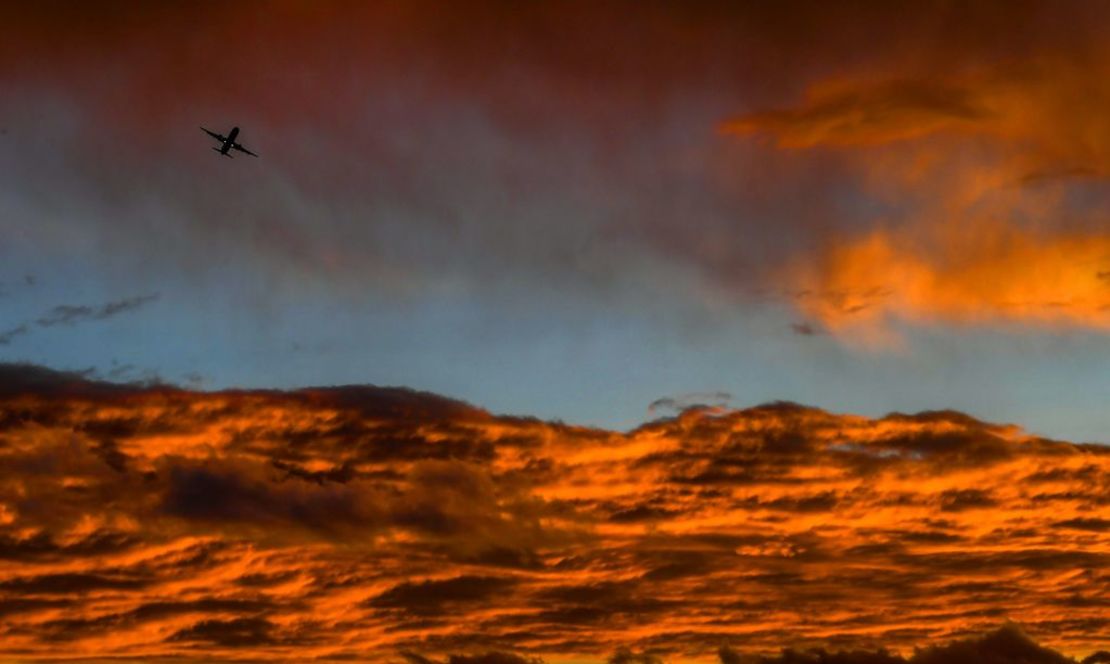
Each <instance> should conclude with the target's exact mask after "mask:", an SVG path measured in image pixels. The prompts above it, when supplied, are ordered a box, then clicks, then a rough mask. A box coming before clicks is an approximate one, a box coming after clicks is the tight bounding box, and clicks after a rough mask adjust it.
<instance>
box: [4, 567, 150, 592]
mask: <svg viewBox="0 0 1110 664" xmlns="http://www.w3.org/2000/svg"><path fill="white" fill-rule="evenodd" d="M148 583H149V579H143V578H136V577H135V576H133V575H114V574H100V573H86V572H59V573H56V574H42V575H38V576H29V577H16V578H11V579H8V580H6V581H0V590H2V591H5V592H9V593H17V594H22V595H77V594H81V593H86V592H89V591H93V590H137V589H140V588H143V587H144V586H146V585H148Z"/></svg>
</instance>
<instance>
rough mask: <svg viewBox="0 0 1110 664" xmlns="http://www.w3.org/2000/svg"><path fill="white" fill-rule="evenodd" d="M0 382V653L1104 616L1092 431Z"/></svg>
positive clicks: (946, 420) (1068, 646)
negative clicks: (646, 415) (532, 412)
mask: <svg viewBox="0 0 1110 664" xmlns="http://www.w3.org/2000/svg"><path fill="white" fill-rule="evenodd" d="M0 386H2V387H3V395H2V397H0V421H2V422H3V427H2V432H3V433H2V438H0V468H2V469H3V473H4V476H3V478H2V479H3V482H2V483H0V487H3V488H2V489H0V524H2V525H0V578H2V579H3V580H2V581H0V610H2V611H3V613H4V616H5V620H4V623H3V628H2V632H0V640H2V642H3V644H4V645H3V651H4V652H6V653H8V654H15V655H19V654H23V655H26V656H28V657H38V656H44V655H57V654H59V653H63V652H64V653H66V655H67V656H79V655H85V656H94V655H95V656H107V655H112V656H129V657H144V658H146V657H155V656H171V655H172V656H193V657H197V658H200V659H208V658H212V657H229V658H233V657H260V656H264V657H274V658H278V659H288V658H294V659H302V660H303V659H305V658H308V657H317V656H320V657H323V656H327V657H332V658H342V657H345V656H351V657H360V658H362V657H365V658H369V659H379V658H385V659H390V658H393V659H396V658H397V657H398V656H399V654H400V653H410V657H416V656H420V657H431V658H436V657H443V656H446V655H448V654H465V653H482V652H487V651H496V652H515V653H518V654H521V655H528V656H542V657H544V658H545V659H548V660H551V661H560V660H562V659H566V658H572V657H578V658H586V659H589V660H599V659H603V658H605V657H607V656H609V655H612V654H613V653H614V652H617V651H618V650H619V649H621V648H625V649H628V650H629V652H630V653H643V652H649V653H654V654H655V655H657V656H666V657H668V658H673V659H681V658H694V659H712V658H714V657H717V656H718V650H719V649H721V648H722V647H726V649H732V650H735V651H736V652H737V653H739V652H744V653H759V652H764V653H766V652H774V651H776V650H778V649H779V648H780V647H784V646H792V647H796V648H804V647H807V646H815V647H816V646H821V647H832V648H836V649H866V650H875V649H877V648H880V647H885V648H888V649H901V650H903V651H906V652H908V650H909V649H910V648H911V647H912V646H915V645H925V644H928V643H941V642H943V641H947V640H949V639H953V638H968V637H972V636H978V635H980V634H982V633H985V632H988V631H990V630H993V629H995V628H997V627H998V626H999V625H1002V624H1004V623H1005V622H1006V621H1013V622H1014V623H1016V624H1018V625H1020V626H1021V627H1022V628H1023V629H1024V630H1025V631H1026V632H1027V633H1028V634H1030V635H1031V636H1032V637H1034V638H1036V639H1037V640H1038V641H1040V642H1041V643H1043V644H1046V645H1051V646H1053V647H1055V648H1057V649H1059V650H1061V651H1062V652H1065V653H1069V654H1075V655H1083V656H1086V655H1087V654H1089V653H1091V652H1093V651H1095V650H1097V649H1099V648H1106V647H1107V645H1108V644H1107V642H1106V640H1105V635H1106V634H1107V633H1110V632H1108V624H1110V623H1108V617H1107V603H1106V597H1107V596H1108V595H1110V575H1108V574H1107V569H1108V563H1110V537H1108V533H1110V519H1108V518H1107V513H1108V510H1107V500H1108V499H1107V496H1110V491H1108V489H1110V451H1108V450H1107V448H1105V447H1102V446H1093V445H1076V444H1072V443H1067V442H1062V441H1054V440H1046V439H1042V438H1038V437H1035V436H1029V435H1027V434H1025V433H1024V432H1022V430H1020V429H1019V428H1017V427H1014V426H1009V425H995V424H990V423H986V422H981V421H979V420H976V419H974V418H972V417H969V416H967V415H963V414H961V413H957V412H924V413H918V414H915V415H904V414H897V413H895V414H891V415H888V416H886V417H883V418H879V419H869V418H864V417H857V416H851V415H838V414H834V413H829V412H825V411H822V410H818V409H814V408H808V407H804V406H800V405H796V404H790V403H773V404H768V405H764V406H759V407H755V408H749V409H744V410H724V409H719V408H717V409H713V408H707V407H703V408H698V407H693V408H689V409H687V410H685V411H683V412H682V413H681V414H680V415H678V416H677V417H669V418H664V419H659V420H656V421H653V422H650V423H647V424H645V425H643V426H642V427H640V428H638V429H636V430H634V431H632V432H630V433H627V434H625V433H616V432H611V431H605V430H601V429H590V428H581V427H573V426H568V425H563V424H557V423H550V422H544V421H540V420H536V419H530V418H515V417H502V416H495V415H491V414H490V413H488V412H486V411H484V410H481V409H478V408H475V407H473V406H469V405H467V404H464V403H461V402H457V401H452V400H449V399H444V398H441V397H438V396H435V395H431V394H427V393H419V392H413V391H410V390H404V389H396V388H376V387H355V386H351V387H336V388H319V389H305V390H299V391H295V392H280V391H233V392H217V393H199V392H190V391H185V390H181V389H177V388H169V387H159V386H151V387H136V386H121V385H114V384H108V383H100V382H92V381H87V380H85V379H82V378H80V377H78V376H75V375H70V374H58V373H54V372H51V371H49V370H45V369H40V368H36V367H30V366H14V365H7V366H4V367H2V368H0ZM1006 634H1009V633H1006ZM1100 635H1101V636H1100ZM997 638H1003V639H1005V638H1012V639H1018V640H1019V641H1021V640H1022V639H1023V638H1024V637H1020V638H1019V637H1018V636H1015V635H1014V634H1010V636H1008V637H1007V636H1005V635H1003V636H1001V637H997ZM1021 642H1023V643H1024V641H1021ZM720 657H721V658H722V659H723V660H724V661H726V662H729V661H731V660H728V659H727V653H726V654H722V655H720ZM414 661H417V660H414ZM420 661H423V660H420ZM1046 661H1054V660H1046Z"/></svg>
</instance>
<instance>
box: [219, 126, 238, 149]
mask: <svg viewBox="0 0 1110 664" xmlns="http://www.w3.org/2000/svg"><path fill="white" fill-rule="evenodd" d="M238 135H239V128H238V127H232V128H231V132H230V133H229V134H228V135H227V140H225V141H224V144H223V146H221V147H220V154H227V153H228V151H229V150H231V148H232V146H234V145H235V137H236V136H238Z"/></svg>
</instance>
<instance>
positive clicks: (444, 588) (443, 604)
mask: <svg viewBox="0 0 1110 664" xmlns="http://www.w3.org/2000/svg"><path fill="white" fill-rule="evenodd" d="M514 585H516V582H515V581H514V580H513V579H510V578H505V577H487V576H459V577H455V578H452V579H443V580H437V581H422V582H419V583H402V584H399V585H396V586H394V587H392V588H390V589H389V590H387V591H385V592H383V593H382V594H380V595H378V596H377V597H374V598H372V599H369V600H367V602H366V604H367V606H370V607H373V608H378V609H401V610H404V611H408V612H410V613H416V614H435V613H442V612H444V611H445V610H447V607H451V606H453V605H458V604H468V603H475V602H486V601H489V600H493V599H497V598H499V597H501V596H502V595H503V594H504V593H505V592H507V591H510V590H511V589H512V588H513V586H514ZM452 610H463V609H462V608H461V607H457V606H456V607H455V608H454V609H452Z"/></svg>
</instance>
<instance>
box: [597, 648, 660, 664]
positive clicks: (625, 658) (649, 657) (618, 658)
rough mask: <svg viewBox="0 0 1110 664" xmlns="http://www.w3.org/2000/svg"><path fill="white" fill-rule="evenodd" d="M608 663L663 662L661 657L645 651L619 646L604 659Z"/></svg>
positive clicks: (640, 663)
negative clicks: (634, 650) (635, 650)
mask: <svg viewBox="0 0 1110 664" xmlns="http://www.w3.org/2000/svg"><path fill="white" fill-rule="evenodd" d="M606 661H607V662H608V663H609V664H663V658H662V657H659V656H658V655H653V654H651V653H647V652H633V651H632V650H630V649H628V648H620V649H619V650H617V651H616V652H615V653H613V654H612V655H610V656H609V659H607V660H606Z"/></svg>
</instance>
